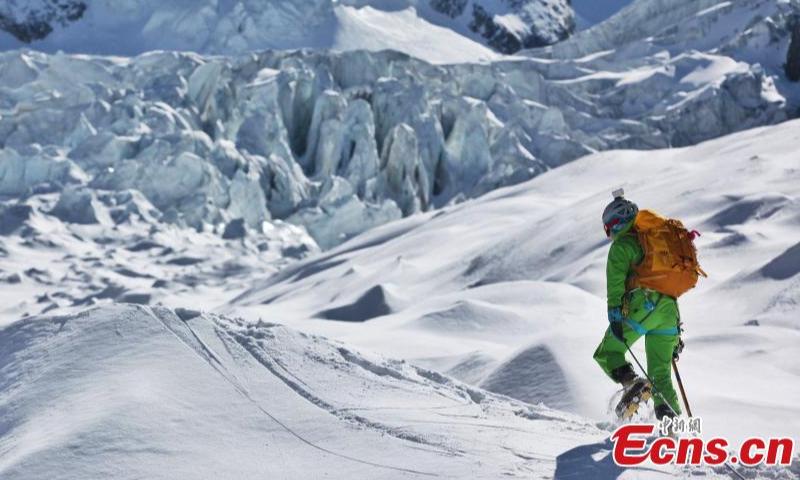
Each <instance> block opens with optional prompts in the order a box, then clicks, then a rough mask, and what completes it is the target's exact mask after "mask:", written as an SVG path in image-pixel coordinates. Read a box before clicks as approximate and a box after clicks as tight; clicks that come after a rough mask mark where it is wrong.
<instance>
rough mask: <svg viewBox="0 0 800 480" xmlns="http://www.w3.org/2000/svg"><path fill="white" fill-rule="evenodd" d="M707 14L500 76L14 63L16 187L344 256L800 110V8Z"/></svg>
mask: <svg viewBox="0 0 800 480" xmlns="http://www.w3.org/2000/svg"><path fill="white" fill-rule="evenodd" d="M353 1H355V0H353ZM351 3H352V2H351ZM399 3H400V4H401V5H399V6H400V7H403V5H405V4H403V2H399ZM698 3H700V4H702V5H705V6H706V7H708V8H705V9H701V8H700V7H699V6H698V5H696V4H694V3H686V2H685V1H684V0H643V1H641V2H635V3H633V4H631V5H630V6H629V7H627V8H626V9H624V10H623V11H621V12H620V13H618V14H617V15H616V16H615V17H613V18H612V19H610V20H609V21H608V22H604V23H603V24H600V25H598V26H596V27H595V28H592V29H590V30H588V31H585V32H581V33H580V34H578V35H577V36H575V37H574V38H571V39H569V40H566V41H564V42H562V43H560V44H558V45H556V46H553V47H548V48H544V49H537V50H526V51H525V52H524V56H520V57H515V58H510V59H505V60H502V61H496V62H492V63H483V64H481V63H478V64H454V65H431V64H428V63H426V62H424V61H421V60H419V59H417V58H414V57H410V56H408V55H405V54H402V53H399V52H394V51H382V52H368V51H354V52H345V53H335V52H325V51H265V52H261V53H257V54H248V55H241V56H202V55H198V54H192V53H175V52H151V53H147V54H144V55H141V56H138V57H132V58H129V59H124V60H122V59H119V58H114V57H92V56H79V55H47V54H42V53H36V52H31V51H10V52H6V53H3V54H0V78H2V80H3V82H4V83H3V84H2V86H0V107H1V108H2V110H0V112H2V115H0V147H2V148H1V149H0V193H1V194H3V195H9V196H12V197H20V196H22V195H25V194H28V193H34V194H38V193H43V192H50V191H53V192H58V191H61V190H62V189H63V188H64V187H66V186H70V185H76V186H88V187H90V188H92V189H96V190H99V191H101V192H115V191H131V190H136V191H140V192H142V193H143V195H144V196H145V197H146V198H147V199H148V201H149V202H150V203H152V204H153V205H154V206H155V207H156V208H157V209H158V210H159V211H160V212H161V213H162V214H163V215H162V216H160V217H159V218H160V219H161V221H165V222H170V223H175V224H178V225H184V226H189V227H192V228H195V229H198V230H202V229H206V230H221V229H222V226H223V225H225V224H227V223H229V222H231V221H233V220H235V219H243V220H244V221H245V223H246V225H247V226H248V227H249V228H252V229H255V230H256V231H258V230H260V229H261V228H262V225H263V224H264V222H272V221H276V220H287V221H289V222H292V223H294V224H296V225H300V226H302V227H305V228H307V229H308V231H309V232H311V234H312V235H313V237H314V238H315V239H316V240H317V242H318V243H319V244H320V245H325V246H333V245H336V244H338V243H341V242H342V241H345V240H347V239H349V238H351V237H353V236H355V235H358V234H359V233H361V232H364V231H366V230H368V229H369V228H372V227H374V226H377V225H380V224H382V223H385V222H388V221H391V220H394V219H397V218H398V217H400V216H408V215H411V214H414V213H417V212H424V211H428V210H430V209H434V208H440V207H442V206H445V205H448V204H451V203H454V202H459V201H462V200H465V199H469V198H475V197H477V196H480V195H483V194H485V193H486V192H489V191H491V190H493V189H496V188H498V187H502V186H508V185H513V184H517V183H520V182H523V181H526V180H529V179H531V178H533V177H535V176H536V175H539V174H540V173H542V172H544V171H547V170H549V169H551V168H554V167H559V166H562V165H564V164H566V163H569V162H571V161H573V160H575V159H577V158H579V157H582V156H584V155H587V154H590V153H593V152H597V151H603V150H609V149H654V148H665V147H670V146H673V147H675V146H685V145H692V144H695V143H698V142H701V141H704V140H708V139H711V138H715V137H718V136H721V135H725V134H727V133H731V132H734V131H738V130H742V129H746V128H750V127H755V126H759V125H769V124H774V123H778V122H781V121H784V120H786V119H787V118H789V117H790V116H791V115H793V112H796V111H797V106H798V105H800V98H798V95H797V90H796V88H793V86H792V85H791V84H790V83H789V82H788V78H787V76H786V72H785V70H784V63H786V52H787V50H789V51H791V49H790V43H791V38H792V28H791V21H792V20H791V19H792V18H793V8H792V6H793V5H794V4H792V3H790V2H774V1H768V0H743V1H742V2H737V3H731V2H716V3H714V2H710V1H709V0H702V1H701V2H698ZM421 5H422V4H420V5H418V6H420V12H421V13H420V14H421V15H422V14H424V13H425V11H424V9H422V6H421ZM454 5H456V6H457V5H460V4H454ZM464 5H465V6H464V8H465V11H466V9H467V6H468V5H472V4H470V3H469V2H467V3H465V4H464ZM485 5H488V3H486V4H485ZM492 5H495V6H497V5H505V6H506V7H508V5H510V3H509V4H506V3H504V2H499V3H497V4H492ZM515 5H517V6H519V8H524V5H527V3H525V4H523V3H519V4H517V3H515ZM531 5H533V4H531ZM536 5H539V4H536ZM539 6H541V5H539ZM117 7H118V8H121V6H119V5H117ZM287 8H288V7H287ZM308 8H312V7H311V6H309V7H308ZM348 8H354V7H350V6H348ZM364 8H366V7H364ZM387 8H388V7H387ZM403 8H405V7H403ZM486 8H488V6H487V7H486ZM497 8H500V7H497ZM504 8H505V7H504ZM508 8H511V7H508ZM456 10H458V9H456ZM302 11H305V10H302ZM402 11H403V12H406V10H402ZM448 11H450V10H448ZM428 13H430V12H428ZM662 13H663V15H662ZM436 15H440V16H441V15H442V14H440V13H436ZM651 16H656V17H658V18H659V20H658V21H656V20H655V19H653V18H650V17H651ZM448 18H449V17H448ZM620 19H623V20H625V21H622V20H620ZM627 22H633V23H635V24H636V25H637V27H636V29H634V31H631V30H630V29H628V28H626V27H625V25H626V24H627ZM729 27H730V28H729ZM722 31H726V32H732V33H720V32H722ZM600 49H606V50H600ZM583 55H588V56H583ZM37 192H38V193H37ZM100 196H102V194H101V195H100Z"/></svg>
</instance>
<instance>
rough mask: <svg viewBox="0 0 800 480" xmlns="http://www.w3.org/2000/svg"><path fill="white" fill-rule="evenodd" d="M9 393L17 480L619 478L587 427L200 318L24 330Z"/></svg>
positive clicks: (7, 462) (108, 319)
mask: <svg viewBox="0 0 800 480" xmlns="http://www.w3.org/2000/svg"><path fill="white" fill-rule="evenodd" d="M0 381H2V385H3V390H2V392H0V422H2V423H0V425H3V430H2V437H1V438H0V476H2V478H3V479H8V480H11V479H15V480H16V479H37V478H48V479H80V480H85V479H89V478H98V479H99V478H114V479H120V480H121V479H141V478H171V479H175V480H178V479H219V478H292V479H318V478H322V477H331V478H386V479H394V478H428V477H444V478H482V479H483V478H485V479H492V478H500V477H519V478H552V477H553V475H554V474H555V473H556V472H558V471H560V472H561V474H563V475H564V478H571V477H570V475H571V474H572V475H574V474H575V473H576V472H579V471H585V470H586V469H588V470H589V471H592V470H593V469H594V470H597V471H599V472H603V471H606V470H609V469H611V470H615V468H614V467H613V466H611V465H609V462H608V461H595V460H593V458H592V454H595V453H598V452H603V451H605V450H607V449H608V445H607V444H606V443H605V442H604V433H605V432H603V431H601V430H599V429H597V428H596V427H595V426H593V425H591V424H590V423H588V422H586V421H585V420H582V419H580V418H577V417H574V416H571V415H568V414H564V413H560V412H557V411H553V410H550V409H547V408H544V407H535V406H531V405H526V404H523V403H521V402H516V401H513V400H511V399H508V398H502V397H498V396H495V395H492V394H489V393H487V392H484V391H481V390H479V389H476V388H473V387H470V386H467V385H465V384H462V383H460V382H458V381H456V380H453V379H450V378H447V377H444V376H442V375H439V374H437V373H434V372H431V371H428V370H425V369H421V368H418V367H414V366H411V365H409V364H408V363H406V362H404V361H397V360H389V359H385V358H382V357H378V356H374V355H368V356H365V355H362V354H360V353H358V352H356V351H353V350H351V349H350V348H349V347H346V346H345V345H343V344H340V343H336V342H330V341H327V340H325V339H322V338H318V337H312V336H308V335H305V334H301V333H297V332H294V331H292V330H290V329H287V328H285V327H281V326H278V325H274V324H267V323H258V324H248V323H245V322H242V321H239V320H231V319H226V318H221V317H216V316H212V315H200V314H199V313H198V312H195V311H191V310H177V311H176V312H173V311H171V310H167V309H164V308H149V307H138V306H115V307H106V308H101V309H93V310H89V311H87V312H83V313H81V314H77V315H72V316H61V317H46V318H32V319H29V320H24V321H21V322H18V323H15V324H13V325H11V326H9V327H6V328H4V329H3V330H2V331H0ZM565 453H567V456H566V457H562V455H563V454H565ZM662 475H663V474H662Z"/></svg>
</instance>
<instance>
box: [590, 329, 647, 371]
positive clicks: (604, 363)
mask: <svg viewBox="0 0 800 480" xmlns="http://www.w3.org/2000/svg"><path fill="white" fill-rule="evenodd" d="M623 336H624V338H625V341H626V342H627V343H628V345H633V344H634V343H635V342H636V341H637V340H638V339H639V337H640V335H639V334H638V333H636V331H634V330H633V329H631V328H630V327H629V326H628V325H625V326H624V329H623ZM627 351H628V349H627V348H626V347H625V344H624V343H622V342H620V341H619V340H618V339H617V337H615V336H614V334H612V333H611V329H607V330H606V334H605V336H604V337H603V340H602V341H601V342H600V345H599V346H598V347H597V350H595V352H594V359H595V361H596V362H597V363H598V365H600V368H602V369H603V371H604V372H605V373H606V375H608V376H609V378H611V380H614V381H615V382H617V383H622V382H626V381H629V380H632V379H633V378H635V376H636V374H635V372H634V370H633V368H631V365H630V363H629V362H628V360H627V359H626V358H625V354H626V353H627Z"/></svg>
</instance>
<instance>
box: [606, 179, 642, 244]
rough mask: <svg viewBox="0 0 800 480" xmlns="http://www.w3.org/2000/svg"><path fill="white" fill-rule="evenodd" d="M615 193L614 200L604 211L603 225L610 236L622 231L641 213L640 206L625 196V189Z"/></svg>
mask: <svg viewBox="0 0 800 480" xmlns="http://www.w3.org/2000/svg"><path fill="white" fill-rule="evenodd" d="M613 195H614V201H613V202H611V203H609V204H608V206H607V207H606V209H605V210H604V211H603V227H604V228H605V230H606V236H608V237H610V236H612V235H616V234H617V233H619V232H620V231H622V230H623V229H624V228H625V227H626V226H627V225H628V224H629V223H630V222H631V221H633V219H635V218H636V214H637V213H639V207H637V206H636V204H635V203H633V202H631V201H630V200H628V199H627V198H625V197H624V196H623V195H625V191H623V190H622V189H619V190H616V191H614V193H613Z"/></svg>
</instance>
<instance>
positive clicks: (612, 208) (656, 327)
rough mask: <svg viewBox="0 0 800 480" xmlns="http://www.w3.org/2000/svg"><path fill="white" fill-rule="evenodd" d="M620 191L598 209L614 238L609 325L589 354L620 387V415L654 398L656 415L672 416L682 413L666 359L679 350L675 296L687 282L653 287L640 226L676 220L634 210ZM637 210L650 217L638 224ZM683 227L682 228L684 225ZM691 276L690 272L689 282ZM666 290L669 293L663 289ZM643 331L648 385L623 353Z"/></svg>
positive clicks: (609, 272)
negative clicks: (598, 343) (621, 393)
mask: <svg viewBox="0 0 800 480" xmlns="http://www.w3.org/2000/svg"><path fill="white" fill-rule="evenodd" d="M623 195H624V192H623V191H622V190H618V191H616V192H614V201H613V202H611V203H610V204H609V205H608V206H607V207H606V209H605V211H604V212H603V224H604V226H605V231H606V236H608V237H610V238H612V240H613V242H612V244H611V248H610V250H609V252H608V263H607V265H606V281H607V299H608V321H609V322H610V325H609V328H608V330H607V331H606V334H605V336H604V338H603V340H602V342H600V345H599V346H598V347H597V350H596V351H595V353H594V359H595V360H596V361H597V363H598V364H599V365H600V367H601V368H602V369H603V371H604V372H605V373H606V374H607V375H608V376H609V377H611V379H612V380H614V381H615V382H617V383H619V384H621V385H622V387H623V389H624V393H623V397H622V400H621V401H620V403H619V405H618V406H617V411H616V413H617V415H618V416H619V417H621V418H630V416H632V415H633V414H634V413H635V412H636V409H638V407H639V404H640V403H643V402H645V401H647V400H648V399H650V398H653V401H654V405H655V414H656V417H657V418H658V419H659V420H661V419H662V418H663V417H665V416H669V417H674V416H675V415H679V414H680V413H681V409H680V405H679V403H678V396H677V394H676V392H675V388H674V387H673V384H672V365H671V362H672V359H673V355H675V354H677V353H679V352H678V351H677V350H676V347H677V346H678V345H679V342H680V338H679V335H680V326H679V321H680V318H679V311H678V302H677V296H679V295H680V294H681V293H683V291H681V290H684V291H685V290H688V288H691V287H688V288H685V287H686V285H685V284H684V285H681V286H679V287H678V288H677V290H675V289H674V285H673V286H672V287H673V289H672V290H675V291H671V289H670V288H669V287H670V286H669V285H667V286H666V288H658V287H660V285H658V281H656V282H650V283H648V282H646V281H645V280H646V279H647V278H648V277H647V273H650V274H651V275H650V277H649V278H655V277H657V275H655V276H654V275H652V272H653V269H654V268H655V269H656V270H658V268H656V267H657V266H656V267H654V266H653V263H654V262H653V260H652V258H650V259H648V261H645V256H646V255H645V253H646V252H645V246H643V245H642V242H643V241H646V237H642V233H643V231H648V232H649V231H650V230H645V229H646V228H649V227H652V226H653V225H655V223H657V222H661V224H667V223H669V222H674V224H679V223H680V222H677V221H674V220H667V219H665V218H663V217H660V216H658V215H657V214H654V213H653V212H649V211H642V212H639V208H638V207H637V206H636V204H635V203H633V202H631V201H630V200H628V199H626V198H624V196H623ZM637 216H639V217H641V218H640V219H639V220H641V221H644V222H649V223H647V225H645V226H642V227H639V223H640V222H639V221H637ZM680 228H681V229H683V226H682V225H680ZM653 231H655V229H654V230H653ZM682 231H684V232H685V229H683V230H682ZM663 232H666V228H662V230H659V234H663V235H670V233H668V232H667V233H663ZM673 234H674V233H673ZM643 238H645V240H643ZM691 240H693V238H692V239H691ZM693 248H694V246H693V244H692V249H693ZM651 257H652V255H651ZM695 264H696V257H695ZM690 267H692V268H690V269H691V271H692V272H693V273H695V272H696V271H698V270H699V266H696V268H693V266H692V265H690ZM644 270H649V272H646V271H644ZM671 274H674V275H675V278H677V275H679V273H678V272H677V271H676V272H671ZM683 275H684V276H686V275H685V274H683ZM661 276H662V277H663V276H664V275H661ZM673 280H674V279H673ZM696 281H697V277H696V275H695V278H694V282H695V283H696ZM644 284H648V285H647V286H645V285H644ZM691 286H694V284H692V285H691ZM653 287H656V288H653ZM665 291H666V292H669V293H672V295H670V294H667V293H664V292H665ZM642 336H644V337H645V350H646V352H647V373H648V376H649V377H650V379H651V380H652V381H653V383H654V385H650V381H648V379H645V378H642V377H640V376H638V375H637V374H636V372H635V371H634V369H633V367H632V366H631V364H630V363H629V362H628V360H627V359H626V352H627V350H628V348H629V347H630V346H631V345H633V343H635V342H636V341H637V340H638V339H639V338H640V337H642ZM680 344H681V345H682V342H680Z"/></svg>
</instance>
